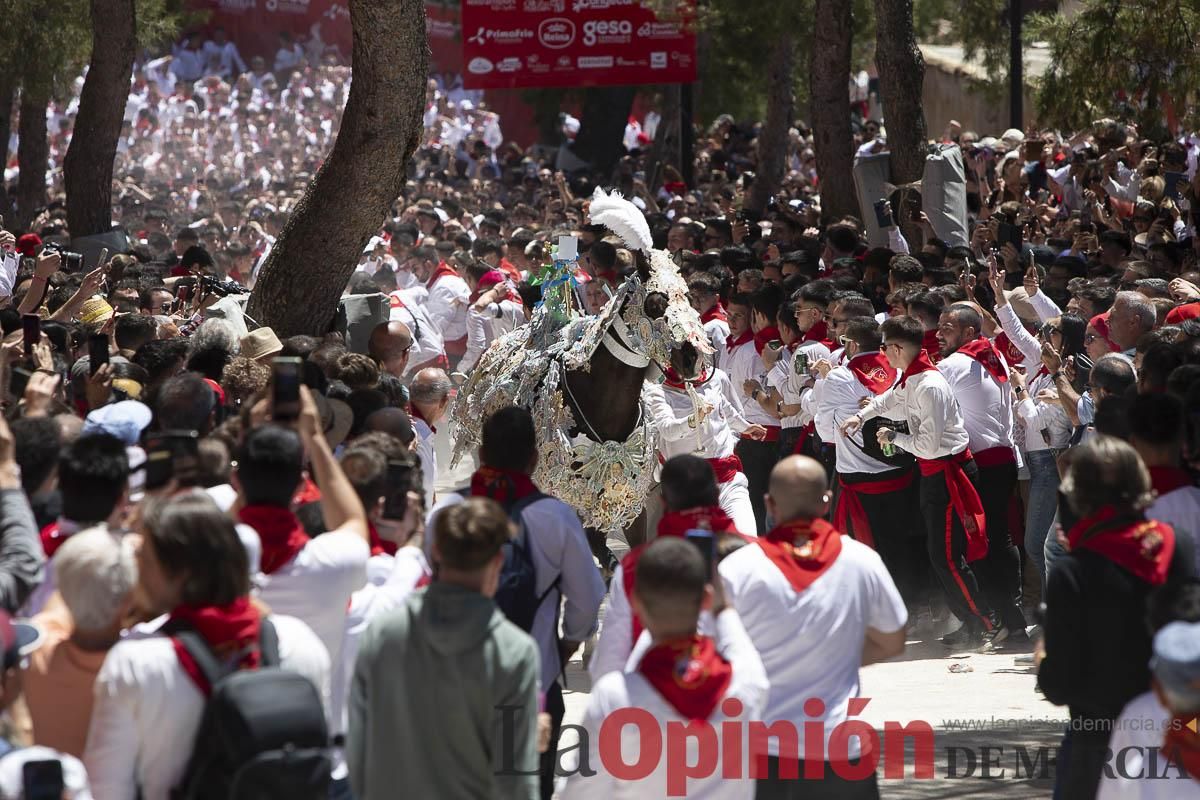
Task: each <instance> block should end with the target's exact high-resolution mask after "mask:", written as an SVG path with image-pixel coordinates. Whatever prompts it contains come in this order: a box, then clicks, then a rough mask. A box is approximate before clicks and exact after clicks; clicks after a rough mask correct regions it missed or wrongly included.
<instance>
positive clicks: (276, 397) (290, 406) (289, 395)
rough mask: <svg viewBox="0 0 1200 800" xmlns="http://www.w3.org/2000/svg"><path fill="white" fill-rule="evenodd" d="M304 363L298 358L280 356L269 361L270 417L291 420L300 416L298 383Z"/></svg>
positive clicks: (302, 374) (301, 378) (301, 379)
mask: <svg viewBox="0 0 1200 800" xmlns="http://www.w3.org/2000/svg"><path fill="white" fill-rule="evenodd" d="M303 380H304V365H303V364H302V363H301V361H300V359H299V358H290V357H281V358H276V359H275V360H274V361H273V362H272V363H271V418H272V419H274V420H285V421H286V420H293V419H295V418H296V417H298V416H300V383H301V382H302V381H303Z"/></svg>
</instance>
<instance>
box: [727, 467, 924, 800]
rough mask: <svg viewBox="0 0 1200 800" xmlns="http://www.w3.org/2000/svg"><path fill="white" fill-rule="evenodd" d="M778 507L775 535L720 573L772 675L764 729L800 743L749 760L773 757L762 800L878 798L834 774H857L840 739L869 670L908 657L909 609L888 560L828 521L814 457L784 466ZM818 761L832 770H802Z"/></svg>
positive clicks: (773, 489) (773, 745) (775, 492)
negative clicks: (790, 730) (788, 733)
mask: <svg viewBox="0 0 1200 800" xmlns="http://www.w3.org/2000/svg"><path fill="white" fill-rule="evenodd" d="M767 504H768V506H769V507H770V512H771V516H772V518H774V519H775V520H777V522H776V527H775V528H773V529H772V530H771V531H770V532H769V533H768V534H767V536H766V537H765V538H764V539H760V540H758V541H757V542H755V543H753V544H750V545H747V546H746V547H743V548H741V549H740V550H738V551H736V552H734V553H733V554H732V555H730V556H729V557H728V558H726V559H725V560H724V561H722V562H721V565H720V573H721V577H722V579H724V581H725V591H726V594H727V596H728V598H729V604H730V605H731V606H732V607H734V608H736V609H737V610H738V613H739V614H740V615H741V617H742V619H743V621H744V622H745V625H746V631H747V632H748V633H749V634H750V640H751V641H752V642H753V643H754V647H755V649H756V650H758V652H759V654H760V655H761V656H762V660H763V665H764V666H765V667H766V670H767V679H768V681H769V682H770V685H771V688H770V693H769V694H768V696H767V704H766V708H765V709H764V711H763V715H762V721H763V722H764V723H765V724H767V725H772V724H774V723H784V724H789V725H791V726H794V729H795V731H796V738H795V739H794V740H792V741H788V742H787V744H786V746H785V745H784V744H783V742H784V741H786V740H787V739H788V738H790V737H780V736H772V737H769V738H768V739H767V741H766V743H765V744H766V752H765V753H764V752H751V753H750V754H749V755H750V756H751V758H752V759H753V762H752V763H754V762H758V761H759V760H760V759H761V758H762V756H764V755H765V756H767V768H768V769H767V774H766V775H762V774H758V775H757V776H756V777H758V778H759V781H758V790H757V793H756V795H755V796H756V797H758V798H793V797H804V796H828V797H839V798H843V797H844V798H860V797H861V798H877V797H879V788H878V785H877V783H876V778H875V773H874V772H872V773H871V774H870V775H869V776H868V777H866V778H865V779H863V780H860V781H850V780H845V779H843V778H841V777H839V776H838V775H837V774H836V773H835V772H834V771H833V767H832V765H831V763H830V762H840V765H839V766H843V767H844V766H845V765H846V764H847V762H849V763H850V764H856V763H858V761H859V760H860V759H861V757H862V756H863V753H862V751H861V748H862V746H863V743H862V742H860V741H858V740H857V739H851V740H850V741H849V742H848V743H844V744H842V745H840V746H837V747H831V746H830V737H831V734H832V733H833V732H834V729H835V728H836V727H837V726H838V725H839V724H841V723H842V722H844V721H845V720H846V719H847V717H848V715H849V707H850V703H851V701H852V700H854V698H856V697H858V693H859V683H858V670H859V668H860V667H861V666H863V665H865V664H870V663H873V662H875V661H880V660H882V659H885V658H891V657H892V656H896V655H899V654H900V653H902V652H904V625H905V622H906V621H907V618H908V615H907V612H906V611H905V609H904V601H903V600H902V599H901V598H900V593H899V592H898V591H897V590H896V586H895V584H894V583H892V579H891V577H890V576H889V575H888V572H887V569H886V568H885V567H884V566H883V562H882V561H881V560H880V559H879V556H878V554H876V553H875V552H874V551H873V550H871V549H870V548H869V547H867V546H866V545H864V544H862V543H860V542H856V541H854V540H853V539H851V538H850V537H848V536H843V535H841V534H840V533H839V532H838V531H837V530H836V529H834V528H833V527H832V526H831V525H829V523H827V522H825V521H824V519H823V517H824V516H825V514H826V513H827V512H828V511H829V491H828V488H827V483H826V479H825V470H824V468H823V467H822V466H821V465H820V463H819V462H817V461H815V460H814V459H811V458H808V457H806V456H791V457H789V458H786V459H784V460H783V461H781V462H779V464H777V465H776V466H775V469H774V470H773V471H772V472H771V485H770V494H769V495H768V498H767ZM814 721H819V722H821V723H823V741H822V742H821V743H820V744H817V743H813V742H809V741H806V736H807V731H808V730H809V727H810V725H811V724H812V723H813V722H814ZM793 742H794V744H793ZM793 746H794V747H796V749H795V750H792V749H791V748H792V747H793ZM811 753H821V754H822V756H821V761H822V763H805V762H804V761H802V760H801V759H803V758H804V757H806V756H807V755H808V754H811ZM809 776H814V777H809ZM815 776H819V777H815ZM818 780H819V781H820V784H819V785H818V783H817V781H818ZM809 792H816V793H817V794H813V795H810V794H808V793H809Z"/></svg>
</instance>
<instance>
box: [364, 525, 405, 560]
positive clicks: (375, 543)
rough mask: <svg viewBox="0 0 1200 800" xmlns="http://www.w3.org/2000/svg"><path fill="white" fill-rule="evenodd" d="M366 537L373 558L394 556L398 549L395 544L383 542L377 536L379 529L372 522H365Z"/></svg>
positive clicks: (381, 538)
mask: <svg viewBox="0 0 1200 800" xmlns="http://www.w3.org/2000/svg"><path fill="white" fill-rule="evenodd" d="M367 536H368V540H369V544H370V545H371V555H373V556H382V555H388V556H394V555H396V551H397V550H399V549H400V547H399V545H397V544H396V543H395V542H389V541H385V540H384V539H383V537H381V536H380V535H379V529H378V528H376V527H375V523H374V522H367Z"/></svg>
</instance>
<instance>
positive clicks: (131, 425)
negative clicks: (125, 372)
mask: <svg viewBox="0 0 1200 800" xmlns="http://www.w3.org/2000/svg"><path fill="white" fill-rule="evenodd" d="M153 418H154V412H152V411H151V410H150V407H149V406H147V405H146V404H145V403H140V402H138V401H137V400H122V401H120V402H118V403H109V404H108V405H106V406H101V407H100V408H97V409H96V410H95V411H93V412H91V413H90V414H88V415H87V419H85V420H84V422H83V435H84V436H86V435H87V434H89V433H107V434H108V435H110V436H115V437H116V438H118V439H120V440H121V442H122V444H124V445H125V446H126V447H132V446H134V445H136V444H137V443H138V441H139V440H140V439H141V438H142V431H144V430H146V428H147V427H149V426H150V421H151V420H152V419H153Z"/></svg>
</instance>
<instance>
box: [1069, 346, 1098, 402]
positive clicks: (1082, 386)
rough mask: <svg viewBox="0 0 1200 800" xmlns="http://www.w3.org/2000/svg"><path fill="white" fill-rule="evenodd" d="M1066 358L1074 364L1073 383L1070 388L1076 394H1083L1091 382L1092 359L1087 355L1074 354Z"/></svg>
mask: <svg viewBox="0 0 1200 800" xmlns="http://www.w3.org/2000/svg"><path fill="white" fill-rule="evenodd" d="M1067 357H1068V358H1070V359H1072V360H1073V361H1074V363H1075V382H1074V383H1073V384H1071V386H1072V388H1073V389H1075V391H1076V392H1078V393H1079V394H1083V392H1084V390H1086V389H1087V386H1088V383H1089V382H1091V380H1092V359H1091V358H1090V357H1089V356H1088V354H1087V353H1076V354H1075V355H1073V356H1067Z"/></svg>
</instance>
